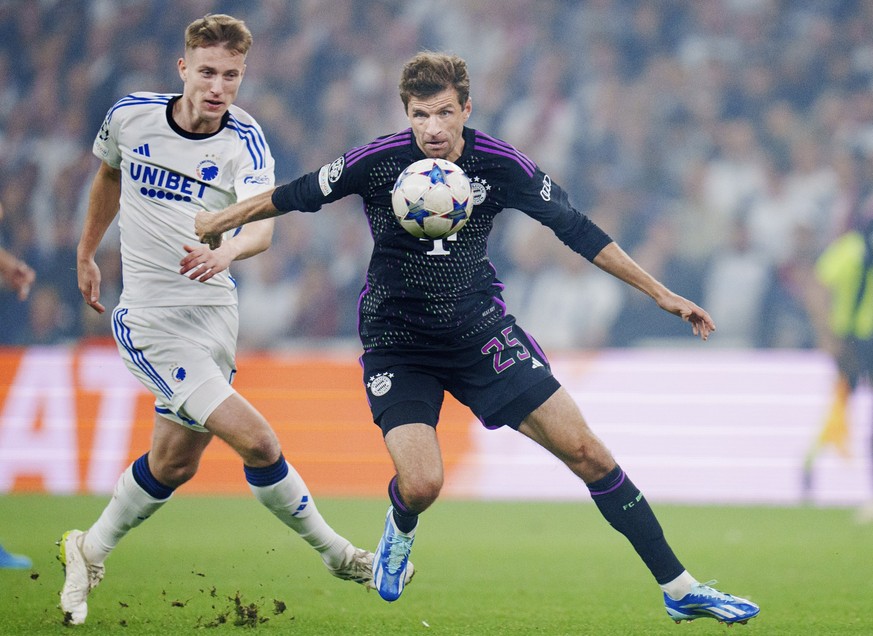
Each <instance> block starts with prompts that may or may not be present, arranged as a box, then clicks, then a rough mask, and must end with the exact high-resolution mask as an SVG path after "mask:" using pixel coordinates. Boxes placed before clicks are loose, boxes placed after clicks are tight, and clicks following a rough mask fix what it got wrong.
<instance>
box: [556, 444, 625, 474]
mask: <svg viewBox="0 0 873 636" xmlns="http://www.w3.org/2000/svg"><path fill="white" fill-rule="evenodd" d="M561 459H563V461H564V462H565V463H566V464H567V466H569V467H570V468H571V469H572V470H573V472H575V473H576V474H577V475H580V476H582V477H583V478H588V477H590V476H591V475H595V474H597V475H600V474H601V473H602V474H606V473H607V472H609V470H610V468H611V467H612V466H613V465H614V463H615V462H614V460H613V458H612V454H611V453H610V452H609V450H608V449H607V448H606V446H604V444H603V442H601V441H600V440H599V439H597V438H596V437H593V436H591V437H589V438H586V439H584V440H579V441H577V442H576V443H575V444H574V445H573V446H571V447H570V448H569V449H568V450H565V451H564V453H563V456H562V457H561Z"/></svg>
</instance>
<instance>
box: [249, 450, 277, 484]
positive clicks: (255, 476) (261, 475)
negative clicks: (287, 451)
mask: <svg viewBox="0 0 873 636" xmlns="http://www.w3.org/2000/svg"><path fill="white" fill-rule="evenodd" d="M243 471H244V472H245V474H246V481H247V482H249V483H250V484H251V485H252V486H260V487H264V486H272V485H273V484H278V483H279V482H280V481H282V480H283V479H285V477H287V476H288V462H286V461H285V456H284V455H279V459H278V460H277V461H276V463H275V464H272V465H270V466H262V467H254V466H243Z"/></svg>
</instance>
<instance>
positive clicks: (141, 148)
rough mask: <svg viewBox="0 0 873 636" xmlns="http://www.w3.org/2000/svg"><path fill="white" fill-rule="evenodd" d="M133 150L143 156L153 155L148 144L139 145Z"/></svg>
mask: <svg viewBox="0 0 873 636" xmlns="http://www.w3.org/2000/svg"><path fill="white" fill-rule="evenodd" d="M133 152H134V153H135V154H137V155H142V156H143V157H151V156H152V154H151V152H150V151H149V145H148V144H143V145H141V146H137V147H136V148H134V149H133Z"/></svg>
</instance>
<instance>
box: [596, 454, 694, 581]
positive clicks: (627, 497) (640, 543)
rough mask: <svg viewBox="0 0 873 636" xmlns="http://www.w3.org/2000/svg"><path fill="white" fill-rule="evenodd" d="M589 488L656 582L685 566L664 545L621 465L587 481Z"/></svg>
mask: <svg viewBox="0 0 873 636" xmlns="http://www.w3.org/2000/svg"><path fill="white" fill-rule="evenodd" d="M588 490H589V491H590V492H591V498H592V499H593V500H594V503H596V504H597V508H598V509H599V510H600V514H602V515H603V517H604V518H605V519H606V520H607V521H608V522H609V524H610V525H611V526H612V527H613V528H615V529H616V530H618V531H619V532H621V533H622V534H623V535H624V536H625V537H627V539H628V541H630V542H631V545H632V546H633V547H634V549H635V550H636V551H637V554H639V555H640V557H641V558H642V560H643V562H644V563H645V564H646V566H647V567H648V568H649V570H650V571H651V572H652V575H653V576H654V577H655V580H656V581H657V582H658V583H659V584H661V585H663V584H664V583H669V582H670V581H672V580H673V579H675V578H676V577H677V576H679V575H680V574H682V572H683V571H684V570H685V568H684V567H682V564H681V563H680V562H679V559H677V558H676V555H675V554H673V550H672V549H670V546H669V545H668V544H667V540H666V539H665V538H664V531H663V530H662V529H661V524H660V523H658V519H657V518H656V517H655V513H654V512H652V508H651V507H650V506H649V502H647V501H646V499H645V498H644V497H643V493H641V492H640V490H639V489H638V488H637V487H636V486H635V485H634V483H633V482H632V481H631V480H630V478H629V477H628V476H627V475H626V474H625V473H624V471H623V470H622V469H621V467H620V466H616V467H615V468H614V469H613V470H612V471H611V472H610V473H609V474H608V475H607V476H606V477H604V478H603V479H598V480H597V481H595V482H594V483H592V484H588Z"/></svg>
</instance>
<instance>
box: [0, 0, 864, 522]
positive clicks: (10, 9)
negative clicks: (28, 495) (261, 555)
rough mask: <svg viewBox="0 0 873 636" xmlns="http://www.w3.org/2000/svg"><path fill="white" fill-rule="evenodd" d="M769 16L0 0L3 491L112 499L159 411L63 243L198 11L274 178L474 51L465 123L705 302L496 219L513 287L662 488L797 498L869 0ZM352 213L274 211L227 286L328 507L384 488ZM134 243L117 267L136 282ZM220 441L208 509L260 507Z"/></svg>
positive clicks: (520, 462)
mask: <svg viewBox="0 0 873 636" xmlns="http://www.w3.org/2000/svg"><path fill="white" fill-rule="evenodd" d="M871 6H873V5H870V3H856V2H852V1H849V0H837V1H834V2H790V3H788V2H777V1H775V0H760V1H751V2H750V1H748V0H704V1H694V0H673V1H670V2H642V3H631V2H623V1H620V0H595V1H591V2H579V3H573V2H560V1H557V0H554V1H551V0H546V1H535V0H476V1H472V0H470V1H466V0H457V1H452V2H445V3H436V4H434V3H431V2H426V1H423V0H348V1H335V0H327V1H325V0H318V1H316V0H300V1H293V2H267V1H264V2H244V1H230V0H228V1H222V0H192V1H188V2H184V3H173V2H169V1H168V0H166V1H165V0H129V1H128V2H125V3H115V2H109V1H106V0H68V1H65V2H54V3H53V2H39V3H37V2H23V1H22V2H16V1H13V2H4V3H0V35H2V37H0V203H2V204H3V206H4V211H5V217H4V219H3V220H2V222H0V245H2V246H3V247H5V248H6V249H8V250H10V251H12V252H13V253H15V254H16V255H18V256H20V257H22V258H24V259H25V260H26V261H27V262H28V263H30V264H31V265H32V266H33V267H34V268H35V269H36V270H37V273H38V277H39V278H38V284H37V287H36V288H35V289H34V292H33V294H32V296H31V298H30V299H29V300H28V301H27V302H26V303H20V302H18V301H17V300H16V299H15V298H14V296H13V295H12V294H11V293H9V292H8V291H7V290H0V326H2V328H0V349H2V352H0V360H2V363H0V492H9V491H14V492H19V491H36V492H41V491H48V492H99V493H106V492H108V491H109V489H110V488H111V485H112V483H114V480H115V478H116V476H117V474H118V473H119V471H120V470H121V468H122V467H123V466H124V465H125V464H126V463H127V462H128V461H129V460H130V459H131V458H132V457H135V456H138V455H139V454H140V453H141V452H142V450H143V449H144V448H146V447H147V444H148V438H149V427H150V422H151V417H152V416H151V408H150V403H149V399H148V396H146V395H145V394H144V393H143V392H142V391H141V389H140V388H139V387H138V385H136V383H135V382H134V381H133V379H132V378H131V377H130V376H129V374H128V373H127V372H126V370H125V369H123V368H122V366H121V364H120V361H119V360H118V356H117V354H116V352H115V351H114V348H113V347H112V346H111V344H110V345H108V346H107V345H106V343H105V341H106V339H107V337H108V334H109V333H110V327H109V322H108V313H107V315H105V316H102V317H101V316H97V315H96V314H94V313H93V312H91V311H90V310H88V309H87V308H86V307H85V306H84V304H83V303H82V301H81V298H80V296H79V293H78V290H77V287H76V277H75V246H76V242H77V240H78V234H79V229H80V228H81V222H82V218H83V215H84V210H85V205H86V202H87V191H88V187H89V184H90V181H91V177H92V176H93V174H94V171H95V169H96V166H97V160H96V159H95V158H94V157H93V156H92V155H91V153H90V147H91V142H92V140H93V137H94V135H95V134H96V131H97V129H98V127H99V124H100V121H101V120H102V118H103V116H104V114H105V113H106V111H107V110H108V109H109V107H111V105H112V104H113V103H114V102H115V100H117V99H118V98H120V97H121V96H123V95H124V94H126V93H127V92H129V91H132V90H155V91H162V92H172V91H178V90H180V89H181V86H180V82H179V78H178V75H177V72H176V68H175V59H176V57H178V55H180V54H181V49H182V30H183V28H184V26H185V25H186V24H187V23H188V22H190V21H191V20H192V19H194V18H196V17H199V16H201V15H203V14H204V13H206V12H228V13H231V14H234V15H237V16H238V17H241V18H243V19H245V20H246V21H247V23H248V24H249V26H250V27H251V29H252V31H253V34H254V38H255V42H254V48H253V49H252V52H251V54H250V56H249V58H248V60H247V62H248V68H247V72H246V78H245V81H244V83H243V89H242V91H241V93H240V97H239V100H238V103H239V104H240V105H241V106H242V107H244V108H246V109H247V110H249V111H250V112H251V113H252V114H253V115H254V116H255V117H256V118H257V119H258V121H259V122H260V123H261V124H262V126H263V128H264V130H265V132H266V134H267V137H268V140H269V141H270V144H271V147H272V150H273V153H274V155H275V156H276V159H277V177H278V179H279V180H280V181H282V180H286V179H289V178H291V177H293V176H296V175H297V174H299V173H301V172H303V171H310V170H316V169H318V168H319V167H320V166H321V165H322V164H324V163H327V162H329V161H331V160H333V159H334V158H335V157H337V156H338V155H339V154H340V153H342V152H343V151H345V150H347V149H348V148H350V147H352V146H355V145H360V144H363V143H366V142H367V141H369V140H370V139H372V138H373V137H375V136H377V135H381V134H386V133H389V132H393V131H394V130H396V129H398V128H401V127H404V126H406V125H407V124H406V121H405V119H404V117H403V113H402V108H401V104H400V100H399V98H398V97H397V94H396V84H397V77H398V75H399V71H400V67H401V65H402V63H403V62H404V61H405V60H406V59H408V57H410V56H411V55H412V54H414V53H415V52H416V51H417V50H419V49H421V48H430V49H444V50H450V51H454V52H457V53H459V54H461V55H462V56H464V57H465V58H466V59H467V60H468V62H469V64H470V71H471V75H472V80H473V86H472V98H473V104H474V111H473V116H472V118H471V120H470V124H471V125H472V126H473V127H477V128H481V129H483V130H485V131H487V132H488V133H489V134H493V135H495V136H498V137H502V138H504V139H506V140H507V141H509V142H511V143H514V144H516V145H517V146H518V147H519V148H520V149H521V150H522V151H524V152H525V153H527V154H529V155H530V156H531V157H532V158H534V159H535V160H536V161H538V162H539V163H540V165H541V166H542V167H543V168H544V169H545V170H546V171H547V172H549V174H550V175H551V176H552V178H553V179H554V180H555V181H556V182H557V183H561V184H562V185H564V186H566V188H567V189H568V191H569V192H570V195H571V198H572V200H573V201H574V202H576V204H577V205H578V207H579V208H580V209H583V210H585V211H586V212H587V213H589V214H590V215H591V216H592V218H594V219H595V220H596V221H597V222H598V223H599V224H601V225H602V226H603V227H604V228H605V229H606V230H607V231H608V232H610V234H611V235H612V236H614V237H615V238H616V239H618V241H619V242H620V243H621V244H622V246H623V247H625V249H627V250H628V251H629V252H630V253H631V255H632V256H634V257H635V258H636V259H637V260H638V261H639V262H640V263H642V264H643V265H644V266H645V267H646V268H647V269H649V270H650V271H651V272H652V273H653V274H655V275H656V276H657V277H659V278H660V279H662V280H663V281H664V282H665V283H666V284H668V286H670V287H671V288H673V289H674V290H676V291H677V292H679V293H681V294H684V295H687V296H688V297H690V298H692V299H694V300H696V301H698V302H700V303H701V304H702V305H703V306H704V307H706V308H707V309H708V310H709V311H710V312H711V313H712V315H713V317H714V319H715V320H716V323H717V324H718V327H719V329H718V332H717V333H716V334H715V336H714V337H713V338H712V339H711V340H710V342H708V343H706V344H701V343H695V342H694V341H693V340H692V337H691V335H690V333H689V330H688V326H687V325H685V324H683V323H681V321H679V320H677V319H675V318H673V317H670V316H666V315H664V314H663V312H660V310H658V309H657V308H656V307H655V306H654V304H653V303H651V301H649V300H648V299H646V298H643V297H642V296H641V295H640V294H638V293H636V292H632V291H630V290H626V289H623V288H621V286H620V285H616V284H615V283H614V281H612V280H611V279H610V278H609V277H608V276H606V275H604V274H602V273H600V272H598V271H597V270H596V269H595V268H593V267H591V266H587V265H586V264H585V263H583V262H582V261H581V259H579V258H578V257H577V256H575V255H573V254H568V252H567V250H566V249H564V248H563V246H562V245H560V243H559V242H558V241H557V240H556V239H555V238H554V237H553V236H551V234H550V233H548V232H547V231H545V232H543V231H541V230H540V229H539V228H538V227H536V226H534V225H531V224H530V223H528V222H527V219H526V218H525V217H523V215H521V214H517V213H512V212H508V213H507V214H506V215H505V216H506V218H505V219H503V220H502V223H501V224H500V225H499V227H497V228H496V229H495V232H494V234H493V237H492V243H491V256H492V258H493V259H494V262H495V265H496V267H497V269H498V273H499V275H500V277H501V279H502V280H504V282H506V284H507V288H508V291H507V298H506V299H507V302H508V304H509V307H510V309H511V310H512V311H513V313H515V314H516V315H517V316H518V317H519V319H520V322H521V324H522V325H523V326H524V327H525V328H526V329H527V330H528V331H530V332H531V333H533V334H534V335H535V336H536V337H537V338H538V340H539V341H540V343H541V344H542V345H543V346H544V347H545V348H546V349H547V351H548V352H550V355H551V357H552V359H553V363H554V365H555V370H556V374H557V375H558V377H559V378H560V379H561V380H562V381H563V382H564V383H565V384H566V385H567V386H568V388H569V389H570V390H571V391H572V392H573V393H574V395H575V396H576V397H577V398H578V399H579V402H580V404H581V405H582V407H583V411H584V412H585V414H586V415H587V416H588V418H589V420H590V422H591V424H592V426H593V427H594V429H595V431H597V432H598V433H599V434H600V435H601V436H602V437H603V438H604V439H605V440H606V442H607V443H608V445H609V446H610V447H611V448H612V449H613V451H614V452H615V454H616V455H617V456H618V458H619V460H620V461H621V462H623V463H624V464H625V465H626V466H627V467H628V470H629V471H632V473H633V475H634V479H635V481H636V482H638V483H639V485H640V486H641V487H643V488H644V489H645V491H646V493H647V495H648V496H649V497H650V498H652V499H660V500H667V501H689V502H704V501H706V502H717V503H718V502H734V501H742V502H761V503H778V504H797V503H800V501H801V490H800V471H801V465H802V462H803V455H804V452H805V451H806V449H807V448H808V447H809V445H810V444H811V443H812V441H813V440H814V439H815V436H816V434H817V432H818V430H819V428H820V425H821V419H822V417H823V415H824V413H825V411H826V409H827V404H828V401H829V396H830V391H831V385H832V382H833V378H834V369H833V365H832V364H831V362H830V361H829V360H828V359H827V358H826V357H825V356H824V355H822V354H820V353H818V352H817V351H816V349H815V344H816V343H815V339H814V336H813V332H812V329H811V326H810V322H809V320H808V316H807V315H806V313H805V311H804V310H803V304H802V296H803V290H804V285H805V282H806V281H808V279H809V276H810V266H811V264H812V262H813V260H814V258H815V256H816V255H817V253H819V252H820V250H821V249H822V248H823V247H824V245H825V244H826V243H827V242H828V241H829V240H831V239H832V238H833V237H835V236H837V235H838V234H839V233H840V232H842V231H844V230H845V229H846V228H848V227H851V226H852V225H853V224H855V223H856V222H857V220H858V219H859V218H861V217H863V216H864V215H867V214H869V211H870V210H873V206H871V199H870V198H869V196H870V191H869V190H870V183H871V179H870V175H871V174H873V161H871V157H873V153H871V151H873V93H871V85H873V47H871V45H870V39H869V34H870V32H871V31H873V8H871ZM370 245H371V243H370V239H369V236H368V232H367V226H366V223H365V221H364V220H363V218H362V215H361V212H360V205H359V202H358V201H354V200H348V201H343V202H340V203H337V204H334V205H332V206H329V208H327V209H325V210H324V211H323V212H321V213H319V214H316V215H288V216H286V217H284V218H282V219H281V220H280V221H279V223H278V224H277V235H276V239H275V244H274V246H273V248H271V250H269V251H268V252H267V253H265V254H262V255H259V256H258V257H257V258H254V259H250V260H249V261H246V262H243V263H239V264H238V266H235V267H234V268H233V270H234V274H235V277H236V278H237V280H238V281H239V284H240V302H241V322H242V330H241V338H240V343H241V349H242V354H241V356H240V359H239V367H240V374H239V379H238V387H239V388H240V390H241V391H242V392H243V393H244V394H245V395H246V396H248V397H249V398H250V399H251V400H252V401H253V402H254V403H255V404H256V405H257V406H258V407H259V408H261V409H262V410H263V411H264V412H265V413H266V414H267V415H268V417H269V418H270V419H271V421H272V423H273V424H274V425H275V426H276V427H277V429H278V430H279V434H280V436H281V437H282V441H283V444H284V445H285V447H286V449H287V451H288V455H289V457H290V458H291V459H292V460H293V461H294V463H295V464H296V465H298V466H299V467H300V469H301V472H303V474H304V476H306V478H307V481H308V482H309V483H310V485H311V486H312V488H313V490H314V491H315V492H316V493H320V494H342V495H345V494H351V495H356V494H360V495H376V496H383V495H384V484H385V482H386V480H387V477H388V476H389V473H390V468H389V466H388V464H387V455H386V453H385V451H384V448H383V447H382V443H381V439H380V437H379V434H378V431H377V430H376V429H375V427H374V426H373V425H372V424H370V423H369V415H368V412H367V409H366V404H365V400H364V396H363V393H362V389H361V388H360V381H359V380H360V379H359V377H358V373H359V372H358V369H357V364H356V357H357V355H358V350H357V348H356V346H357V345H356V341H355V337H354V325H355V315H354V307H355V302H356V299H357V293H358V290H359V288H360V286H361V283H362V280H363V271H364V267H365V265H366V260H367V257H368V253H369V249H370ZM117 249H118V237H117V233H116V232H115V231H112V232H110V234H109V235H108V236H107V237H106V240H105V242H104V249H103V250H102V251H101V253H100V255H99V259H100V265H101V268H102V272H103V277H104V281H103V289H102V293H103V298H102V300H103V302H104V304H106V305H107V306H110V307H111V306H113V305H114V302H115V301H116V300H117V297H118V293H119V291H120V290H119V284H120V278H119V268H118V258H117ZM871 412H873V406H871V398H870V395H869V392H868V391H867V390H864V391H862V392H861V393H860V394H859V395H858V396H857V397H856V399H855V400H854V402H853V404H852V413H851V415H852V418H851V419H852V425H851V429H850V440H849V453H848V455H847V456H846V457H843V456H840V455H838V454H837V453H836V452H834V450H833V449H828V450H827V451H826V452H825V453H824V454H823V456H822V458H821V460H820V462H819V464H818V472H817V476H818V480H817V489H816V491H815V493H814V497H813V502H814V503H821V504H825V505H844V504H846V505H854V504H856V503H859V502H862V501H865V500H868V499H870V498H871V497H873V493H871V474H873V469H871V467H870V460H869V456H870V452H869V445H870V442H869V438H870V436H871V419H873V417H871ZM440 434H441V438H442V441H443V443H444V445H445V446H446V451H447V452H446V460H447V464H448V468H449V472H448V477H449V480H448V484H447V488H446V494H447V495H449V496H455V497H486V498H545V499H566V498H579V497H587V495H586V494H585V492H584V489H583V488H580V486H579V484H577V483H576V482H575V480H573V479H572V478H571V477H570V476H569V475H568V474H566V472H565V470H564V469H563V468H561V467H560V466H558V465H557V464H555V463H554V462H553V461H552V460H550V459H549V458H548V457H547V456H546V455H545V454H544V453H541V452H539V451H538V449H535V448H533V447H532V446H531V445H530V444H529V443H527V442H526V441H525V440H522V439H515V438H514V436H512V435H509V434H505V432H503V431H498V432H496V433H489V434H486V433H485V432H484V431H483V430H481V428H479V426H478V424H477V423H476V422H475V421H473V420H472V418H471V417H470V416H469V414H468V413H467V412H466V411H465V410H464V409H463V408H461V407H460V406H459V405H457V404H456V403H454V402H450V403H449V404H448V405H447V407H446V412H445V416H444V421H443V422H442V423H441V425H440ZM244 489H245V483H244V480H243V479H242V477H241V474H240V471H239V466H238V462H237V461H236V460H235V459H234V458H233V457H232V456H231V454H230V453H229V451H227V449H226V448H224V447H222V446H221V445H219V444H216V445H215V446H214V448H212V449H210V451H209V453H208V454H207V458H206V460H205V461H204V472H203V474H202V475H199V476H198V477H197V478H196V479H195V481H194V482H193V483H192V484H190V485H188V486H186V488H185V490H186V491H190V492H207V491H212V492H242V491H243V490H244Z"/></svg>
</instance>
